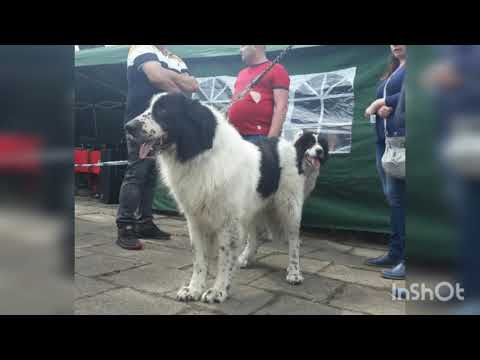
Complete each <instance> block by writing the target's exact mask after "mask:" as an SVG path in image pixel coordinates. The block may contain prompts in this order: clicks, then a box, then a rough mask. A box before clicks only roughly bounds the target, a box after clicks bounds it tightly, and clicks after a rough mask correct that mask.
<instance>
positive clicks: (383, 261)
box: [365, 143, 398, 267]
mask: <svg viewBox="0 0 480 360" xmlns="http://www.w3.org/2000/svg"><path fill="white" fill-rule="evenodd" d="M375 150H376V153H375V161H376V166H377V173H378V177H379V178H380V183H381V185H382V191H383V193H384V195H385V198H386V199H387V202H388V196H387V195H388V194H387V176H386V174H385V170H384V169H383V166H382V157H383V154H384V153H385V143H381V144H379V143H377V144H376V149H375ZM365 264H367V265H370V266H379V267H388V266H394V265H397V264H398V259H396V258H393V257H391V254H390V252H388V254H386V255H383V256H380V257H377V258H373V259H368V260H367V261H366V262H365Z"/></svg>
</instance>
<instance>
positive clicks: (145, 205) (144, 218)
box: [137, 159, 157, 224]
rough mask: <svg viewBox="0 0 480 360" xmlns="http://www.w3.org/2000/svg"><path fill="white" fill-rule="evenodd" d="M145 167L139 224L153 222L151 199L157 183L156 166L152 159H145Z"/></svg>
mask: <svg viewBox="0 0 480 360" xmlns="http://www.w3.org/2000/svg"><path fill="white" fill-rule="evenodd" d="M144 161H145V165H146V167H147V175H146V177H145V184H144V186H143V189H142V190H143V191H142V200H141V203H140V209H141V213H140V215H141V216H140V219H139V220H138V221H137V223H139V224H144V223H149V222H152V221H153V213H152V206H153V197H154V195H155V187H156V181H157V166H156V161H155V160H154V159H145V160H144Z"/></svg>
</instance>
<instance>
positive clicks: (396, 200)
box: [382, 176, 405, 280]
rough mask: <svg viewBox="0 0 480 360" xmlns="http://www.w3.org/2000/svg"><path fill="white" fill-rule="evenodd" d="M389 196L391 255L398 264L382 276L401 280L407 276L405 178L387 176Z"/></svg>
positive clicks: (385, 271) (383, 272)
mask: <svg viewBox="0 0 480 360" xmlns="http://www.w3.org/2000/svg"><path fill="white" fill-rule="evenodd" d="M387 197H388V201H389V203H390V209H391V216H390V224H391V227H392V235H391V237H390V244H389V256H390V258H392V259H396V260H397V262H398V265H396V266H395V267H394V268H393V269H391V270H384V271H382V276H383V277H384V278H387V279H395V280H396V279H399V280H400V279H404V278H405V262H404V259H405V180H402V179H396V178H393V177H391V176H387Z"/></svg>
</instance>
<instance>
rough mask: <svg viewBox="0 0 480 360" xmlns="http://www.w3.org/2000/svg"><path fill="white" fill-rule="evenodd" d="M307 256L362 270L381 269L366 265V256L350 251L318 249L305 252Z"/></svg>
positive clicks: (373, 270)
mask: <svg viewBox="0 0 480 360" xmlns="http://www.w3.org/2000/svg"><path fill="white" fill-rule="evenodd" d="M305 258H309V259H317V260H322V261H330V262H331V263H333V264H335V265H346V266H349V267H355V268H358V269H362V270H367V271H372V272H379V271H380V270H381V269H379V268H376V267H372V266H368V265H365V261H366V260H367V258H366V257H362V256H356V255H352V254H348V253H341V252H338V251H332V250H330V251H325V250H317V251H314V252H311V253H309V254H305Z"/></svg>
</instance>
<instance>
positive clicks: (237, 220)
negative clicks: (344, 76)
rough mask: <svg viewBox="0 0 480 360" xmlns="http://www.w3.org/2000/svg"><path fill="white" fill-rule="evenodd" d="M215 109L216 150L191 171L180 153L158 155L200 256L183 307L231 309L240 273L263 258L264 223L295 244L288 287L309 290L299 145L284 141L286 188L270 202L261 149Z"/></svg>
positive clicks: (202, 157)
mask: <svg viewBox="0 0 480 360" xmlns="http://www.w3.org/2000/svg"><path fill="white" fill-rule="evenodd" d="M153 101H155V99H154V100H153ZM208 108H209V109H210V110H211V111H212V112H213V114H214V115H215V118H216V120H217V128H216V133H215V138H214V141H213V147H212V149H210V150H207V151H205V152H204V153H202V154H200V155H198V156H197V157H195V158H193V159H192V160H189V161H187V162H185V163H181V162H179V161H177V160H176V157H175V148H174V147H173V148H170V149H168V150H166V151H162V152H160V153H159V155H158V161H159V162H160V164H159V165H160V168H161V172H162V175H163V178H164V181H165V183H166V185H167V186H168V187H169V188H170V190H171V192H172V194H173V196H174V198H175V200H176V202H177V204H178V207H179V209H180V210H181V211H182V212H183V213H184V214H185V217H186V219H187V222H188V229H189V234H190V239H191V243H192V248H193V252H194V266H193V274H192V278H191V280H190V283H189V285H188V286H184V287H182V288H181V289H180V290H179V292H178V294H177V299H178V300H181V301H189V300H194V301H195V300H199V299H202V301H205V302H222V301H224V300H225V299H226V298H227V297H228V293H229V290H230V285H231V282H232V276H233V273H234V271H235V269H236V267H237V265H240V266H242V267H245V266H247V265H248V264H249V263H250V262H251V261H252V260H253V259H254V257H255V254H256V251H257V241H256V226H257V224H256V221H259V220H260V221H266V224H267V226H268V228H269V230H270V231H271V233H272V234H273V236H274V238H276V239H278V240H280V241H285V242H287V241H288V242H289V264H288V268H287V277H286V279H287V281H288V282H290V283H292V284H298V283H301V282H302V281H303V277H302V274H301V271H300V262H299V228H300V219H301V212H302V206H303V201H304V183H305V176H304V175H303V174H302V175H300V174H298V171H297V167H296V151H295V148H294V146H293V144H291V143H290V142H287V141H286V140H283V139H280V141H279V143H278V148H279V158H280V167H281V178H280V184H279V188H278V190H277V192H276V193H274V194H273V195H271V196H270V197H269V198H267V199H263V198H262V197H261V195H260V194H259V193H258V192H257V184H258V181H259V177H260V158H261V157H260V152H259V150H258V148H257V147H256V146H255V145H253V144H251V143H250V142H247V141H245V140H243V139H242V137H241V136H240V135H239V133H238V132H237V131H236V130H235V129H234V128H233V127H232V126H231V125H230V124H229V123H228V121H227V120H226V119H225V117H224V116H223V115H222V114H220V113H219V112H218V111H217V110H216V109H214V108H213V107H208ZM147 123H148V124H147ZM147 123H145V124H144V127H146V128H148V131H149V132H151V131H154V132H155V133H156V136H158V135H161V134H162V132H163V130H162V129H161V128H160V126H159V125H158V124H156V123H154V124H153V123H151V122H150V121H147ZM247 238H248V241H246V242H247V243H246V244H245V241H244V240H246V239H247ZM242 249H243V252H242ZM215 255H218V264H217V277H216V280H215V283H214V285H213V287H212V288H210V289H207V288H206V285H207V284H206V280H207V273H208V265H209V262H211V258H212V257H214V256H215Z"/></svg>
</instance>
